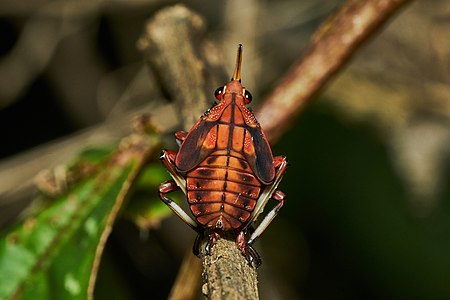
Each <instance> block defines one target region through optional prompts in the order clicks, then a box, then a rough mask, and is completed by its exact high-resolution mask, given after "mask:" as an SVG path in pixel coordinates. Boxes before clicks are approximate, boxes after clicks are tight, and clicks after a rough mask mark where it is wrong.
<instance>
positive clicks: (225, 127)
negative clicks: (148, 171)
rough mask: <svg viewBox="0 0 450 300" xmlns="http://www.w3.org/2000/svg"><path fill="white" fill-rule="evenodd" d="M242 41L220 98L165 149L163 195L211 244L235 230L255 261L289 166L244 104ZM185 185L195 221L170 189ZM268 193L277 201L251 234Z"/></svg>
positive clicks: (280, 201) (246, 98)
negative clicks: (176, 146) (255, 244)
mask: <svg viewBox="0 0 450 300" xmlns="http://www.w3.org/2000/svg"><path fill="white" fill-rule="evenodd" d="M241 61H242V46H241V45H240V46H239V49H238V55H237V62H236V69H235V72H234V75H233V78H232V80H231V81H230V82H229V83H227V84H226V85H225V86H224V87H222V88H218V89H217V90H216V93H215V95H216V98H217V100H219V101H220V102H219V103H218V104H216V105H214V106H213V107H212V108H210V109H209V110H208V111H206V112H205V113H204V114H203V116H202V117H201V118H200V120H199V121H198V122H197V123H196V124H195V125H194V126H193V128H192V129H191V130H190V131H189V132H188V133H185V132H178V133H177V134H176V137H177V139H178V140H179V141H180V142H181V146H180V150H179V151H178V153H175V152H172V151H169V150H166V151H164V152H163V155H162V156H161V160H162V161H163V163H164V165H165V166H166V167H167V169H168V170H169V172H170V173H171V175H172V177H173V178H174V180H170V181H167V182H165V183H163V184H162V185H161V187H160V197H161V199H162V200H163V201H164V202H165V203H167V204H168V205H169V206H170V208H171V209H172V210H173V211H174V212H175V213H176V214H178V215H179V216H180V217H181V218H182V219H183V220H184V221H185V222H186V223H188V224H189V225H190V226H191V227H193V228H194V229H195V230H197V231H198V232H199V233H200V234H202V232H203V230H204V229H205V228H207V229H209V230H210V243H213V242H214V241H215V240H216V239H217V238H218V237H219V235H220V231H228V230H236V231H237V233H238V234H237V239H236V242H237V244H238V247H239V248H240V249H241V251H242V253H243V254H244V255H245V256H246V257H247V258H248V259H249V261H251V262H255V264H256V265H258V264H259V263H260V260H259V256H258V254H257V253H256V251H255V250H254V249H253V248H252V247H251V243H253V241H254V240H255V238H257V237H258V236H259V235H260V234H261V233H262V232H263V231H264V229H265V228H266V227H267V226H268V224H269V223H270V222H271V221H272V219H273V218H274V217H275V216H276V214H277V212H278V210H279V209H280V208H281V206H282V205H283V203H284V194H283V193H282V192H281V191H278V190H276V187H277V185H278V183H279V182H280V181H281V177H282V175H283V173H284V171H285V170H286V167H287V162H286V159H285V158H284V157H275V158H274V157H273V156H272V151H271V149H270V146H269V143H268V142H267V139H266V138H265V136H264V133H263V132H262V130H261V127H260V125H259V123H258V121H257V120H256V118H255V116H254V115H253V113H252V112H251V111H250V110H249V109H248V108H247V107H246V106H245V105H247V104H249V103H250V101H251V94H250V93H249V92H248V91H246V90H245V88H244V87H243V86H242V85H241V80H240V66H241ZM179 188H181V189H182V190H183V191H184V192H185V193H186V194H187V200H188V203H189V207H190V210H191V212H192V214H193V215H194V217H195V221H194V220H192V218H191V217H190V216H189V215H188V214H186V213H185V212H184V211H183V210H182V209H181V207H179V206H178V205H177V204H175V203H174V202H173V201H172V200H170V199H169V198H168V197H167V196H166V194H167V193H169V192H171V191H174V190H176V189H179ZM269 198H272V199H275V200H277V201H278V205H277V206H275V207H274V209H272V210H271V211H270V212H269V213H268V214H267V215H266V217H265V218H264V220H263V221H262V222H261V223H260V224H259V225H258V227H257V228H256V230H255V231H254V233H253V234H252V235H251V237H250V239H248V240H247V237H246V234H247V229H248V227H249V226H250V225H252V223H253V222H254V221H255V219H256V217H257V216H258V215H259V214H260V213H261V212H262V210H263V209H264V206H265V204H266V203H267V200H268V199H269Z"/></svg>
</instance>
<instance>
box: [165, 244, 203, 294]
mask: <svg viewBox="0 0 450 300" xmlns="http://www.w3.org/2000/svg"><path fill="white" fill-rule="evenodd" d="M201 273H202V264H201V262H200V260H199V259H198V257H195V256H194V254H192V251H191V249H189V250H188V252H187V253H186V254H185V255H184V259H183V263H182V264H181V267H180V270H179V271H178V275H177V278H176V279H175V283H174V284H173V286H172V290H171V291H170V295H169V297H168V299H169V300H185V299H194V298H195V295H197V293H198V288H199V286H200V274H201Z"/></svg>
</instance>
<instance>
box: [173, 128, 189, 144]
mask: <svg viewBox="0 0 450 300" xmlns="http://www.w3.org/2000/svg"><path fill="white" fill-rule="evenodd" d="M187 135H188V133H187V132H186V131H182V130H180V131H177V132H176V133H175V138H176V140H177V144H178V146H181V144H182V143H183V141H184V140H185V139H186V137H187Z"/></svg>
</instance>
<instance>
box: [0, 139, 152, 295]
mask: <svg viewBox="0 0 450 300" xmlns="http://www.w3.org/2000/svg"><path fill="white" fill-rule="evenodd" d="M155 146H157V142H156V140H154V139H151V138H149V137H148V136H141V137H140V138H138V139H136V137H135V136H134V137H133V139H130V141H129V143H127V146H126V148H123V147H122V149H120V150H118V151H115V152H114V153H112V154H111V155H110V156H109V157H108V159H107V160H106V161H105V164H104V167H102V168H101V169H100V170H99V171H98V172H97V173H96V174H95V176H91V177H90V178H87V179H85V180H83V181H82V182H80V183H77V184H76V185H75V186H74V187H73V188H72V189H71V190H70V192H69V193H67V194H66V195H65V196H62V197H60V198H59V199H56V200H55V201H54V202H53V203H52V204H51V205H50V206H49V207H48V208H46V209H45V210H43V211H41V212H40V213H38V214H37V215H35V216H33V217H30V218H28V219H27V220H25V221H24V222H23V223H21V224H20V225H18V226H17V227H15V228H13V229H12V230H11V231H9V232H7V233H5V234H3V235H2V236H1V237H0V278H1V280H0V299H19V298H20V299H88V298H90V297H92V291H93V284H94V282H95V277H96V272H97V267H98V264H99V259H100V255H101V252H102V250H103V247H104V244H105V242H106V239H107V236H108V235H109V232H110V230H111V226H112V223H113V222H114V220H115V218H116V216H117V213H118V211H119V209H120V208H121V206H122V204H123V201H124V199H125V197H126V196H127V195H128V194H129V191H130V188H131V186H132V184H133V183H134V182H135V181H136V178H137V176H138V174H139V172H140V170H141V169H142V167H143V165H144V163H145V161H146V160H147V159H148V157H149V155H151V154H152V153H153V152H154V150H155V148H156V147H155Z"/></svg>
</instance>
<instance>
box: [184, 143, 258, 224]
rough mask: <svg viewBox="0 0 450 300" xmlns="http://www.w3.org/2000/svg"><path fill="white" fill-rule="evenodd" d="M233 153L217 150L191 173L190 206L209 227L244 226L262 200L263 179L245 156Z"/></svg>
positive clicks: (201, 222) (188, 177) (188, 187)
mask: <svg viewBox="0 0 450 300" xmlns="http://www.w3.org/2000/svg"><path fill="white" fill-rule="evenodd" d="M233 152H234V151H232V152H230V153H223V151H220V150H219V151H216V152H213V153H212V154H211V155H210V156H208V157H207V158H206V159H205V160H204V161H203V162H202V163H200V164H199V166H198V167H197V168H195V169H194V170H192V171H190V172H189V173H188V176H187V180H186V187H187V198H188V202H189V206H190V209H191V211H192V213H193V215H194V216H195V218H196V219H197V221H198V222H199V223H200V224H202V225H204V226H206V227H213V228H220V229H222V230H230V229H236V228H239V227H241V226H242V225H243V223H245V221H247V220H248V218H249V217H250V215H251V213H252V211H253V210H254V208H255V205H256V201H257V200H258V197H259V194H260V191H261V183H260V181H259V180H258V179H257V178H256V176H255V175H254V174H253V173H252V170H251V169H250V167H249V166H248V163H247V162H246V161H245V159H244V158H243V156H242V155H240V154H239V153H233ZM232 155H233V156H232Z"/></svg>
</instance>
